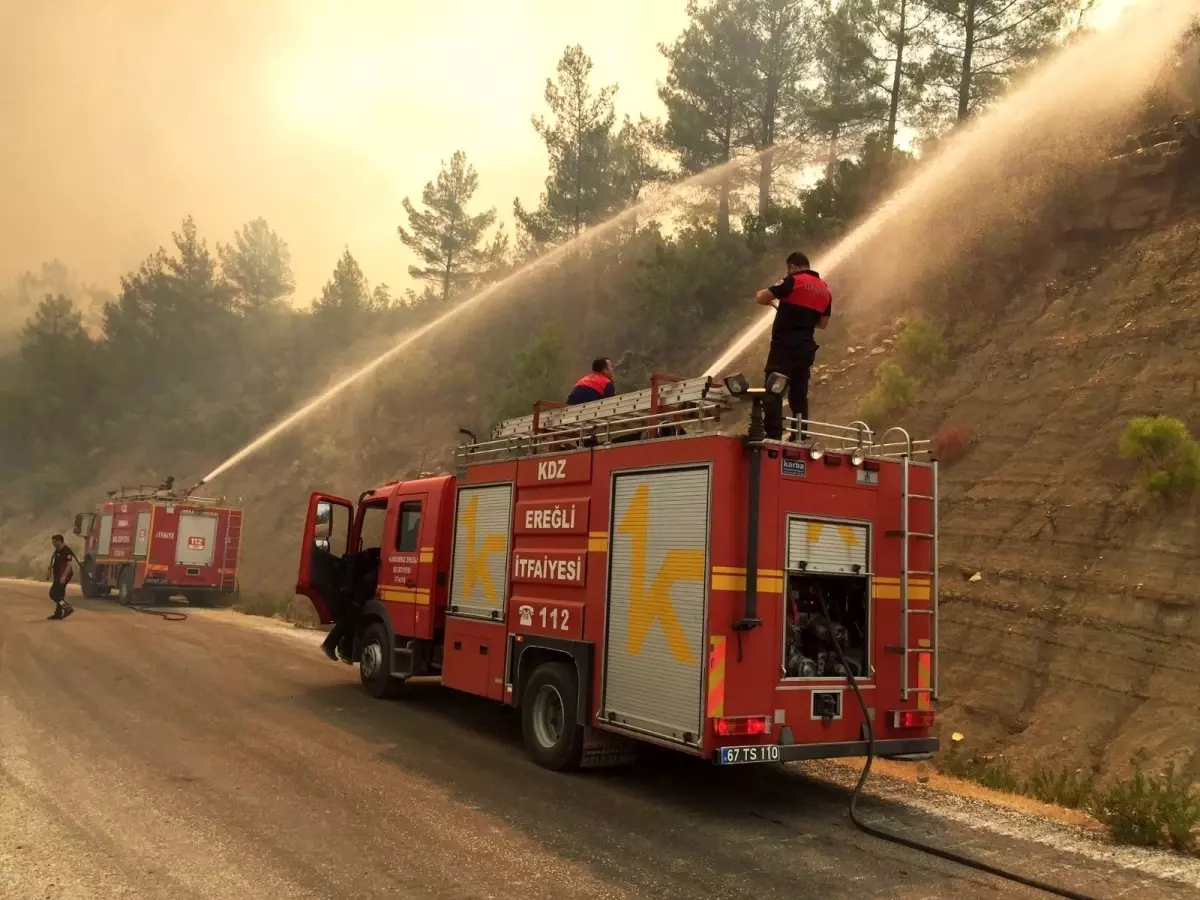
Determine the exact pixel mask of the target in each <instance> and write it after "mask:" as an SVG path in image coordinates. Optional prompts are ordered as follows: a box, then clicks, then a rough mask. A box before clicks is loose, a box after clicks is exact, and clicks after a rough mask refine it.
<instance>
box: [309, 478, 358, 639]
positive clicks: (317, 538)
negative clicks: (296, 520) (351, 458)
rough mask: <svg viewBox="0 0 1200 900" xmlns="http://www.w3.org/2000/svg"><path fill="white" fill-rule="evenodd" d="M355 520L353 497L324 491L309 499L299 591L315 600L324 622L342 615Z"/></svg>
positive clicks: (330, 621) (313, 602)
mask: <svg viewBox="0 0 1200 900" xmlns="http://www.w3.org/2000/svg"><path fill="white" fill-rule="evenodd" d="M353 521H354V504H353V503H351V502H350V501H349V500H344V499H343V498H341V497H331V496H330V495H328V494H321V493H314V494H312V495H311V496H310V497H309V498H308V517H307V518H306V519H305V520H304V542H303V544H302V545H301V548H300V571H299V575H298V576H297V578H296V593H297V594H302V595H303V596H305V597H307V598H308V599H309V600H311V601H312V605H313V608H314V609H316V611H317V615H318V617H320V619H321V624H322V625H329V624H330V623H332V622H333V621H334V620H335V619H337V618H340V616H341V612H342V604H343V602H344V601H343V595H342V586H343V583H344V578H345V567H346V565H347V558H348V556H349V550H350V523H351V522H353Z"/></svg>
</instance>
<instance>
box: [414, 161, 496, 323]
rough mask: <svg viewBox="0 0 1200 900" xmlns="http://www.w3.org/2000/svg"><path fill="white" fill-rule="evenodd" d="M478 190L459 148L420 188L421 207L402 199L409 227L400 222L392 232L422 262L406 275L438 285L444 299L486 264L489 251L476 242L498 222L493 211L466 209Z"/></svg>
mask: <svg viewBox="0 0 1200 900" xmlns="http://www.w3.org/2000/svg"><path fill="white" fill-rule="evenodd" d="M478 188H479V175H478V174H477V173H476V172H475V168H474V167H473V166H472V165H471V164H470V163H468V162H467V155H466V154H465V153H463V151H461V150H457V151H455V153H454V155H453V156H452V157H451V158H450V165H449V166H447V165H446V163H445V162H443V163H442V169H441V171H440V172H439V173H438V176H437V179H436V180H435V181H430V182H428V183H426V185H425V187H424V189H423V190H422V191H421V202H422V204H423V205H424V206H425V209H424V210H420V211H418V210H417V209H416V207H414V206H413V203H412V201H411V200H409V199H408V198H407V197H405V198H404V211H405V212H406V213H407V214H408V228H407V229H405V228H404V226H399V227H397V229H396V231H397V233H398V234H399V235H400V240H401V241H402V242H403V243H404V245H405V246H406V247H408V248H409V249H410V250H412V251H413V252H414V253H415V254H416V255H417V258H418V259H419V260H420V261H421V265H417V266H409V267H408V274H409V275H410V276H412V277H413V278H415V279H417V280H418V281H427V282H431V283H434V284H436V285H437V286H438V291H439V293H440V299H441V301H442V302H443V303H445V302H446V301H447V300H449V299H450V298H451V297H452V296H453V295H454V294H456V293H457V292H459V291H460V290H462V289H463V288H465V287H467V286H468V285H470V284H472V283H474V282H476V281H478V280H479V279H480V277H481V276H482V274H483V270H484V269H485V268H486V265H487V262H488V250H487V249H481V247H480V243H481V242H482V241H483V239H484V232H485V231H487V230H488V229H489V228H491V227H492V225H494V224H495V222H496V210H495V209H494V208H493V209H489V210H487V211H486V212H482V213H478V214H476V215H470V214H469V213H468V212H467V206H468V205H469V204H470V202H471V198H472V197H473V196H474V195H475V191H476V190H478Z"/></svg>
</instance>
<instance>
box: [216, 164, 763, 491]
mask: <svg viewBox="0 0 1200 900" xmlns="http://www.w3.org/2000/svg"><path fill="white" fill-rule="evenodd" d="M777 150H778V148H775V151H776V152H777ZM762 152H763V153H765V152H770V151H762ZM760 155H761V153H759V154H754V155H753V156H745V157H739V158H738V159H736V160H732V161H730V162H727V163H723V164H721V165H719V166H714V167H713V168H711V169H707V170H705V171H704V172H701V173H700V174H698V175H693V176H692V177H690V178H687V179H685V180H683V181H680V182H678V183H676V184H673V185H670V186H668V187H667V188H665V189H664V190H663V191H661V192H660V194H659V195H657V196H652V197H647V198H646V199H644V200H641V201H639V202H638V203H636V204H634V205H632V206H630V207H629V208H627V209H625V210H624V211H622V212H620V213H618V214H617V215H615V216H613V217H612V218H610V219H608V220H606V221H605V222H602V223H601V224H599V225H597V226H595V227H594V228H591V229H590V230H588V231H585V232H584V233H582V234H580V235H579V236H578V237H575V238H572V239H571V240H569V241H567V242H566V243H565V244H562V245H561V246H559V247H556V248H554V249H553V250H550V251H548V252H547V253H545V254H543V255H542V256H539V257H538V258H537V259H535V260H533V261H532V262H530V263H528V264H526V265H525V266H523V267H522V268H520V269H518V270H517V271H516V272H513V273H512V274H511V275H509V276H508V277H506V278H504V279H502V280H500V281H498V282H496V283H495V284H492V285H489V286H488V287H486V288H484V289H483V290H482V291H480V292H479V293H477V294H473V295H472V296H470V297H468V298H467V299H466V300H463V301H462V302H460V303H458V304H456V305H455V306H454V307H453V308H451V309H448V310H447V311H446V312H444V313H442V314H441V315H439V316H438V317H437V318H435V319H433V320H431V321H429V322H426V323H425V324H424V325H422V326H420V327H419V328H416V329H414V330H413V331H410V332H406V333H405V334H404V335H403V336H402V337H401V338H400V339H399V340H397V342H396V343H395V344H393V345H392V346H391V347H390V348H388V349H387V350H385V351H384V352H383V353H381V354H380V355H379V356H377V357H375V358H374V359H372V360H371V361H370V362H368V363H367V364H366V365H364V366H361V367H360V368H358V369H356V370H354V371H353V372H351V373H350V374H349V375H347V376H345V377H344V378H342V379H341V380H340V381H338V382H337V383H336V384H334V385H333V386H331V387H329V388H327V389H326V390H325V391H323V392H322V393H321V394H319V395H318V396H316V397H314V398H313V399H312V400H310V401H309V402H308V403H305V404H304V405H303V406H301V407H300V408H299V409H297V410H295V411H294V412H292V413H290V414H289V415H288V416H287V417H285V418H284V419H282V420H281V421H279V422H277V423H276V424H275V425H273V426H271V428H269V429H268V430H267V431H265V432H263V434H261V435H259V436H258V437H257V438H255V439H254V440H253V441H252V442H251V443H249V444H247V445H246V446H245V447H243V448H242V449H241V450H239V451H238V452H237V453H235V454H234V455H233V456H231V457H229V458H228V459H227V460H225V461H224V462H223V463H221V464H220V465H219V466H217V467H216V468H215V469H213V470H212V471H211V472H209V473H208V474H207V475H205V476H204V478H202V479H201V480H200V481H199V483H197V484H196V485H195V487H199V486H200V485H202V484H205V483H206V482H209V481H211V480H212V479H214V478H216V477H217V476H218V475H221V474H223V473H224V472H226V471H228V470H229V469H231V468H232V467H233V466H235V465H237V464H238V463H240V462H242V461H243V460H244V459H246V457H248V456H250V455H251V454H253V453H255V452H256V451H258V450H260V449H261V448H262V447H264V446H265V445H267V444H269V443H270V442H271V441H272V440H274V439H275V438H276V437H278V436H279V435H280V434H282V433H283V432H285V431H287V430H288V429H289V428H291V427H292V426H293V425H295V424H297V423H298V422H300V421H301V420H302V419H304V418H306V417H307V416H309V415H310V414H312V413H313V412H315V411H316V410H318V409H319V408H320V407H322V406H324V405H325V404H326V403H327V402H329V401H330V400H331V399H333V398H334V397H335V396H337V395H338V394H340V393H341V392H342V391H344V390H346V388H348V387H350V386H352V385H353V384H355V383H357V382H359V381H361V380H363V379H364V378H366V377H367V376H368V375H370V374H371V373H373V372H375V371H377V370H378V369H379V368H380V367H381V366H383V365H385V364H386V363H387V362H388V361H390V360H392V359H394V358H395V357H396V356H397V355H398V354H399V353H401V352H402V351H404V350H405V349H406V348H408V347H410V346H412V345H413V344H414V343H416V342H417V341H419V340H420V339H421V338H423V337H425V335H427V334H429V333H431V332H433V331H435V330H437V329H438V328H440V327H441V326H442V325H444V324H445V323H447V322H448V321H450V320H451V319H454V318H457V317H460V316H462V315H463V314H465V313H467V312H469V311H470V310H472V309H473V308H475V307H478V306H480V305H481V304H483V303H484V302H485V301H487V300H490V299H493V298H495V297H498V296H500V295H502V294H503V293H504V292H505V291H506V290H507V289H509V288H511V287H514V286H515V285H517V284H519V283H520V282H521V281H523V280H524V279H526V278H528V277H530V276H531V275H534V274H535V273H536V272H538V271H539V270H541V269H543V268H545V267H548V266H552V265H554V264H555V263H557V262H560V261H561V260H563V259H565V258H566V257H568V256H569V255H570V254H571V253H574V252H577V251H579V250H580V249H582V248H583V247H585V246H586V245H588V244H589V243H591V242H593V241H597V240H600V239H603V238H604V237H605V236H606V235H608V234H610V233H611V232H613V231H615V230H617V229H619V228H621V227H623V226H626V225H629V224H631V223H632V222H634V221H636V220H637V217H639V216H643V217H644V216H646V215H651V216H653V215H655V214H657V213H660V212H662V211H663V210H666V209H671V208H673V207H675V206H677V205H678V204H679V202H680V201H681V200H682V199H683V197H684V195H686V194H687V192H689V191H694V190H696V189H697V188H703V187H705V186H707V185H709V184H713V183H716V182H719V181H721V180H722V179H723V178H725V177H726V176H727V175H728V174H730V173H732V172H734V171H736V170H737V169H740V168H743V167H745V166H750V165H753V164H754V163H755V161H756V160H757V159H758V157H759V156H760Z"/></svg>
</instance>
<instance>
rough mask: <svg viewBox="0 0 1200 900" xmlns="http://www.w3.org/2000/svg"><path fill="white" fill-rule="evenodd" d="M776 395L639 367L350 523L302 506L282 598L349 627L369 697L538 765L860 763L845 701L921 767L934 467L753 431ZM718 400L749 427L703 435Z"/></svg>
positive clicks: (351, 509) (866, 437)
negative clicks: (504, 712) (457, 699)
mask: <svg viewBox="0 0 1200 900" xmlns="http://www.w3.org/2000/svg"><path fill="white" fill-rule="evenodd" d="M786 387H787V385H786V379H783V378H782V377H781V376H780V377H774V378H772V379H770V380H769V381H768V385H767V386H766V387H764V388H753V389H752V388H750V387H749V385H748V384H747V382H746V379H745V378H744V377H743V376H741V375H740V374H739V375H734V376H730V377H729V378H726V379H725V380H724V385H723V386H720V385H717V384H714V383H713V382H712V379H710V378H708V377H704V378H696V379H686V380H685V379H679V378H674V377H671V376H663V375H656V376H654V378H653V380H652V384H651V387H650V388H649V389H648V390H643V391H637V392H634V393H630V394H621V395H618V396H616V397H612V398H608V399H605V400H599V401H595V402H592V403H586V404H580V405H576V406H570V407H565V406H563V405H561V404H554V403H548V402H544V401H543V402H539V403H538V404H536V405H535V407H534V412H533V414H532V415H529V416H524V417H521V418H517V419H511V420H508V421H505V422H502V423H501V424H500V425H498V426H497V427H496V429H495V430H494V431H493V433H492V435H491V436H490V438H489V439H488V440H484V441H479V440H477V439H476V438H475V437H474V435H472V434H470V433H469V432H463V433H464V434H465V435H467V440H466V442H465V443H464V444H463V445H462V446H460V448H459V450H458V454H457V461H458V462H457V466H456V471H455V472H454V473H453V474H441V475H434V476H431V477H421V478H419V479H417V480H415V481H404V482H389V483H388V484H385V485H383V486H382V487H379V488H376V489H374V490H369V491H366V492H364V493H363V494H362V495H361V496H360V497H359V498H358V503H357V508H356V506H355V504H353V503H352V502H351V501H349V500H346V499H342V498H340V497H334V496H330V495H328V494H323V493H314V494H312V496H311V497H310V499H309V508H308V518H307V522H306V525H305V530H304V538H303V540H304V543H303V549H302V552H301V555H300V567H299V577H298V583H297V587H296V590H297V593H299V594H303V595H305V596H307V597H308V598H309V599H311V601H312V603H313V605H314V606H315V608H316V610H317V612H318V614H319V615H320V618H321V621H322V622H324V623H330V622H332V621H346V622H349V623H352V624H353V626H354V627H353V640H352V641H351V642H347V644H346V646H348V648H349V658H350V659H351V661H356V662H358V664H359V670H360V676H361V680H362V684H363V686H364V687H365V689H366V690H367V691H368V692H369V693H370V694H371V695H372V696H375V697H385V696H389V695H392V694H394V693H396V692H397V690H398V689H400V688H401V687H402V686H403V685H404V684H405V683H406V682H414V683H419V682H428V681H437V682H440V683H441V684H442V685H444V686H446V687H449V688H453V689H456V690H459V691H466V692H468V693H472V694H478V695H480V696H483V697H488V698H491V699H493V700H496V701H499V702H500V703H503V704H507V705H511V706H514V707H517V708H519V709H520V710H521V718H522V726H523V733H524V740H525V745H526V749H527V751H528V753H529V755H530V756H531V757H532V758H533V759H534V760H536V761H537V762H538V763H540V764H542V765H544V766H546V767H548V768H554V769H565V768H571V767H575V766H578V765H581V764H582V765H602V764H611V763H615V762H620V761H624V760H626V759H628V758H629V757H630V756H631V755H632V750H633V749H634V748H636V746H637V745H638V742H649V743H653V744H658V745H662V746H665V747H670V748H674V749H676V750H679V751H681V752H684V753H689V754H692V755H695V756H699V757H704V758H708V759H712V760H713V761H714V762H716V763H718V764H725V765H727V764H737V763H755V762H769V761H787V760H800V759H815V758H820V757H835V756H861V755H865V753H866V750H867V732H866V728H865V717H864V715H863V707H864V706H865V707H866V708H867V709H868V710H869V714H870V716H871V719H872V726H873V733H872V736H873V737H874V748H875V751H876V752H877V753H878V754H880V755H882V756H888V757H906V758H914V757H922V756H927V755H928V754H930V753H932V752H933V751H935V750H936V749H937V746H938V740H937V737H936V736H935V735H934V734H933V726H934V711H933V701H934V700H935V699H936V697H937V689H938V683H937V682H938V665H937V660H938V648H937V621H938V620H937V464H936V462H935V461H933V460H932V459H930V458H928V457H929V453H928V449H927V448H928V442H914V441H912V440H911V439H910V438H909V437H908V435H907V434H906V433H905V432H903V431H902V430H900V429H892V430H891V431H890V432H888V433H887V434H885V435H884V436H883V439H882V440H878V441H877V440H876V439H875V436H874V435H873V434H872V433H871V431H870V430H869V429H868V428H867V426H866V425H864V424H862V423H854V424H852V425H850V426H844V427H843V426H833V425H822V424H820V423H806V426H807V427H806V431H807V432H808V436H807V437H806V438H805V440H804V441H803V442H797V441H795V440H787V438H788V437H789V436H791V437H794V436H795V431H796V422H795V420H789V421H788V422H787V428H788V433H787V434H785V440H784V441H773V440H768V439H765V438H764V436H763V431H762V401H763V398H764V397H765V394H766V392H767V391H771V392H772V393H778V394H782V393H784V392H785V391H786ZM739 403H743V404H749V406H750V408H751V414H750V426H749V430H748V432H747V433H746V434H744V435H741V436H730V435H725V434H722V433H720V431H719V430H718V428H719V423H720V418H721V415H722V414H723V413H728V412H729V411H730V410H731V409H733V407H734V406H735V405H736V404H739ZM889 437H894V440H893V441H892V443H890V444H889V443H888V438H889ZM855 687H857V689H858V690H859V691H861V696H862V698H864V700H865V702H864V703H862V704H859V703H856V701H855V697H854V694H853V693H852V689H853V688H855Z"/></svg>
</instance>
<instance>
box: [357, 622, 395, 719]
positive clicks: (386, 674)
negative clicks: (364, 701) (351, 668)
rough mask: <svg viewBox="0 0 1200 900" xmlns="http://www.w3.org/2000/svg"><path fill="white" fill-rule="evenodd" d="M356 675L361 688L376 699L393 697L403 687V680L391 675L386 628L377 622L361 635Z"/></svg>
mask: <svg viewBox="0 0 1200 900" xmlns="http://www.w3.org/2000/svg"><path fill="white" fill-rule="evenodd" d="M358 676H359V678H360V679H361V680H362V686H363V688H364V689H365V690H366V692H367V693H368V694H370V695H371V696H372V697H374V698H375V699H376V700H387V699H389V698H391V697H395V696H397V695H398V694H399V693H400V689H401V687H403V682H401V681H399V680H398V679H396V678H393V677H392V648H391V641H390V640H389V639H388V633H387V629H385V628H384V627H383V626H382V625H380V624H379V623H378V622H375V623H373V624H372V625H371V626H370V627H368V628H367V631H366V634H364V635H363V645H362V653H361V655H360V657H359V660H358Z"/></svg>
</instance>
